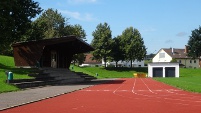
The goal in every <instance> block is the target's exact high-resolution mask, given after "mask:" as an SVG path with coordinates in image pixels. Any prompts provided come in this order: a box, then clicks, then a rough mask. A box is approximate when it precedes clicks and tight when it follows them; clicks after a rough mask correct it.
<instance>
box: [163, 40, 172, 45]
mask: <svg viewBox="0 0 201 113" xmlns="http://www.w3.org/2000/svg"><path fill="white" fill-rule="evenodd" d="M165 43H166V44H171V43H173V41H172V40H166V41H165Z"/></svg>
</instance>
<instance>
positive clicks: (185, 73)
mask: <svg viewBox="0 0 201 113" xmlns="http://www.w3.org/2000/svg"><path fill="white" fill-rule="evenodd" d="M70 69H71V70H72V68H70ZM7 70H9V71H12V72H13V74H14V79H24V78H31V77H29V76H27V74H28V73H30V72H31V71H32V69H21V68H15V67H14V60H13V57H7V56H1V55H0V86H1V87H0V93H2V92H8V91H17V90H20V89H18V88H16V87H15V86H12V85H9V84H6V83H5V80H6V75H5V71H7ZM73 71H77V72H83V73H86V74H89V75H92V76H95V77H97V78H100V79H101V78H131V77H133V73H147V72H148V69H147V68H132V69H130V68H106V69H105V68H103V67H82V68H81V67H76V66H74V67H73ZM97 75H98V76H97ZM154 79H155V80H158V81H161V82H164V83H167V84H170V85H172V86H175V87H178V88H181V89H184V90H188V91H192V92H199V93H201V69H188V68H180V78H154Z"/></svg>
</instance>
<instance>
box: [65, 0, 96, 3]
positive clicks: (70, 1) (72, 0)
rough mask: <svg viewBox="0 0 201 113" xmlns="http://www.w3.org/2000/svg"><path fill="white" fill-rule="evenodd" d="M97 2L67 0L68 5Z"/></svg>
mask: <svg viewBox="0 0 201 113" xmlns="http://www.w3.org/2000/svg"><path fill="white" fill-rule="evenodd" d="M95 2H97V0H68V3H72V4H80V3H95Z"/></svg>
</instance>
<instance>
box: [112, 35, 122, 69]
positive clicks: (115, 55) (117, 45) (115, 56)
mask: <svg viewBox="0 0 201 113" xmlns="http://www.w3.org/2000/svg"><path fill="white" fill-rule="evenodd" d="M112 40H113V41H112V44H111V54H110V56H111V60H113V61H115V62H116V67H117V66H118V61H120V60H122V61H123V60H125V52H124V50H123V47H124V46H123V45H122V44H121V36H117V37H115V38H113V39H112Z"/></svg>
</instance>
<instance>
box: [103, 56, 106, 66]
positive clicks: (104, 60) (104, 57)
mask: <svg viewBox="0 0 201 113" xmlns="http://www.w3.org/2000/svg"><path fill="white" fill-rule="evenodd" d="M103 60H104V62H105V64H104V65H105V68H106V57H104V59H103Z"/></svg>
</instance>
